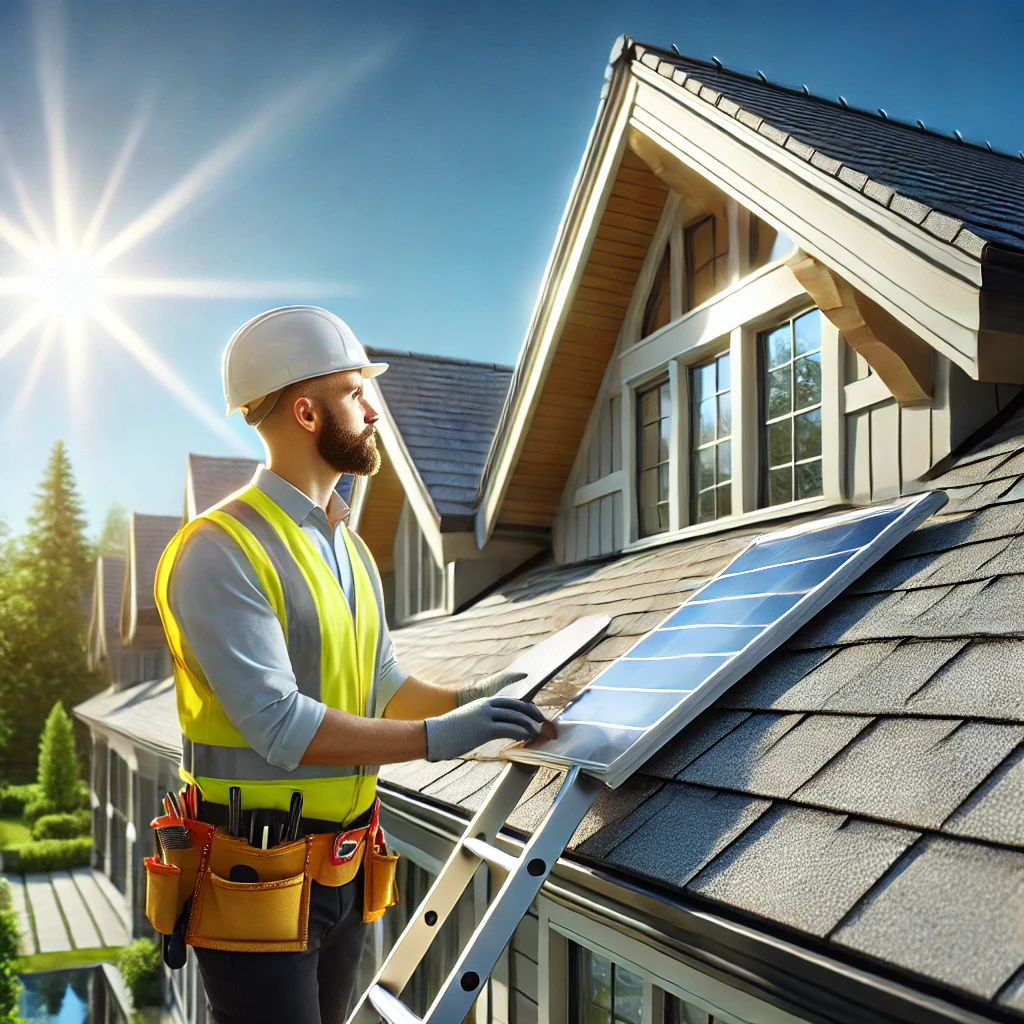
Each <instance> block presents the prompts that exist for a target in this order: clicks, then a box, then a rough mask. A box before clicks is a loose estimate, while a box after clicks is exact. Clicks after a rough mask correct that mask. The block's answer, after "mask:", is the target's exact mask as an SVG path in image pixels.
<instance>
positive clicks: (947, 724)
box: [793, 718, 1024, 829]
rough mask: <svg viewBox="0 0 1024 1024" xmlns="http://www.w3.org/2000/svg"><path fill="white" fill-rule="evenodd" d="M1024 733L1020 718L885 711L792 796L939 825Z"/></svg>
mask: <svg viewBox="0 0 1024 1024" xmlns="http://www.w3.org/2000/svg"><path fill="white" fill-rule="evenodd" d="M1021 740H1024V727H1021V726H1015V725H990V724H988V723H985V722H960V721H957V720H953V721H950V720H948V719H930V718H925V719H917V718H883V719H878V720H876V721H875V723H874V725H873V726H872V727H871V728H870V729H867V730H865V731H864V732H863V733H862V734H861V735H860V736H859V737H857V739H856V740H854V741H853V742H852V743H851V744H850V745H849V746H848V747H847V748H846V749H845V750H843V751H842V753H840V754H839V755H838V756H837V757H836V758H835V759H834V760H833V761H831V762H830V763H829V764H827V765H826V766H825V767H824V768H822V770H821V771H820V772H818V774H817V775H815V776H814V778H812V779H811V780H810V781H809V782H808V783H807V784H806V785H804V786H802V787H801V788H800V789H799V790H797V792H796V793H795V794H794V795H793V799H794V800H796V801H797V802H800V803H807V804H813V805H815V806H818V807H827V808H831V809H833V810H837V811H845V812H848V813H851V814H863V815H866V816H868V817H871V818H877V819H881V820H883V821H892V822H896V823H897V824H902V825H908V826H915V827H920V828H935V829H937V828H939V826H940V825H941V824H942V823H943V822H944V821H945V820H946V818H947V817H948V816H949V815H950V814H952V813H953V811H954V810H956V808H957V807H959V806H960V804H961V803H962V802H963V801H964V800H965V799H966V798H967V797H968V795H969V794H970V793H971V792H972V791H973V790H974V789H975V788H976V787H977V786H978V785H980V784H981V783H982V782H983V781H984V779H985V778H986V777H987V776H988V774H989V772H991V771H992V770H993V769H994V768H995V767H996V765H998V764H999V763H1000V762H1001V761H1002V760H1003V758H1005V757H1006V755H1007V754H1009V752H1010V751H1011V750H1012V749H1013V748H1014V747H1015V746H1016V745H1017V744H1018V743H1020V742H1021Z"/></svg>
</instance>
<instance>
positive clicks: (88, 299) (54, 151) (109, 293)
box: [0, 3, 383, 452]
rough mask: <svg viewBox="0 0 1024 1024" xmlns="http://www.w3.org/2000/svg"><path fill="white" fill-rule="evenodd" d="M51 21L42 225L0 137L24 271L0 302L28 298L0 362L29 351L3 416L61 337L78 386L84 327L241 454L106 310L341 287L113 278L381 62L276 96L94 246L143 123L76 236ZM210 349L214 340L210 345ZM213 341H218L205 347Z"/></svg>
mask: <svg viewBox="0 0 1024 1024" xmlns="http://www.w3.org/2000/svg"><path fill="white" fill-rule="evenodd" d="M63 38H64V32H63V23H62V11H61V9H60V8H59V7H55V6H53V5H49V4H47V5H44V4H42V3H39V4H37V7H36V43H37V63H38V71H39V87H40V96H41V100H42V110H43V130H44V133H45V136H46V143H47V150H48V154H49V161H48V163H49V171H50V193H51V194H50V202H51V205H52V211H53V215H52V220H51V225H52V226H49V225H47V223H46V220H45V218H44V217H42V216H41V215H40V212H39V210H38V209H37V207H36V205H35V203H34V201H33V199H32V196H31V194H30V191H29V189H28V188H27V186H26V182H25V179H24V178H23V177H22V175H21V173H20V171H19V170H18V167H17V165H16V164H15V161H14V159H13V157H12V155H11V153H10V152H9V151H8V149H7V147H6V145H5V143H4V141H3V137H2V135H0V166H2V167H3V169H4V171H6V174H7V177H8V180H9V182H10V185H11V190H12V192H13V195H14V197H15V200H16V202H17V207H18V211H19V213H20V214H21V223H19V222H18V221H17V220H16V219H15V218H14V217H12V216H11V214H9V213H7V212H4V211H3V210H0V243H3V244H5V245H6V246H7V247H8V248H9V249H11V250H12V251H13V252H14V253H15V254H17V256H19V257H20V258H21V259H22V260H23V261H24V263H25V269H24V271H23V272H22V273H21V274H16V275H11V276H9V277H0V296H3V297H14V298H17V297H19V296H20V297H24V298H26V299H28V300H30V305H29V306H28V308H22V309H20V310H19V311H18V312H17V313H14V314H12V313H11V312H10V311H7V313H6V316H5V315H3V314H0V360H3V359H4V358H5V357H6V356H7V354H8V353H9V352H11V350H12V349H14V348H15V347H17V346H18V345H20V344H21V343H22V342H24V341H29V342H31V341H33V340H34V341H35V343H36V344H35V348H34V351H33V356H32V360H31V364H30V366H29V369H28V372H27V374H26V375H25V377H24V379H23V380H22V382H21V387H20V390H19V392H18V394H17V396H16V397H15V401H14V403H13V405H12V406H11V411H12V413H14V412H17V411H18V410H19V409H21V408H24V407H25V405H26V403H27V402H28V400H29V399H30V397H31V395H32V391H33V389H34V388H35V387H36V385H37V383H38V382H39V380H40V377H41V376H42V372H43V366H44V364H45V362H46V360H47V359H48V358H49V356H50V353H51V351H52V349H53V347H54V343H55V341H56V340H57V338H58V336H61V335H62V336H63V339H64V345H65V350H66V351H65V362H66V364H67V366H68V372H69V379H70V382H71V388H72V392H73V394H72V397H77V396H78V394H80V393H81V392H82V391H83V389H84V388H85V387H86V386H87V385H86V379H85V376H86V373H87V370H88V359H87V351H88V348H89V345H90V344H91V343H92V339H91V338H90V332H89V330H88V327H89V326H92V327H94V328H99V330H100V331H102V333H103V335H104V336H105V337H107V338H109V339H111V340H112V341H114V342H115V343H116V344H117V345H119V346H120V347H121V349H122V350H123V351H124V352H125V353H127V354H128V355H129V356H130V357H131V358H132V359H134V360H135V362H136V363H137V364H138V365H139V366H140V367H141V368H142V369H143V370H145V371H146V372H147V373H148V374H149V375H150V376H152V377H153V378H154V379H155V380H156V381H157V382H159V384H160V385H161V386H162V387H163V388H164V390H165V391H167V393H168V394H170V395H172V396H173V397H174V398H175V399H176V400H177V401H179V402H180V403H181V404H182V405H183V406H184V407H185V408H186V409H188V410H189V412H190V413H192V414H193V415H195V416H196V417H197V418H198V419H199V420H201V421H202V422H203V423H205V424H206V425H207V426H208V427H209V428H210V429H211V430H213V431H215V432H216V433H217V434H219V435H221V436H222V437H223V438H225V439H226V440H227V441H228V442H229V443H230V444H231V445H233V446H234V447H236V448H240V449H242V450H244V451H246V452H248V449H247V448H246V446H245V445H244V443H243V442H242V440H241V439H240V438H239V437H238V435H237V434H235V432H234V431H233V430H232V429H231V428H230V427H229V426H228V424H227V421H226V420H225V418H224V416H223V415H220V414H219V413H218V412H216V411H215V410H214V409H212V408H210V406H209V405H208V404H207V403H206V402H204V401H203V400H202V399H201V398H200V396H199V395H198V394H196V392H195V390H194V389H193V388H192V387H191V386H190V385H189V383H188V382H187V381H186V380H185V379H184V378H183V377H181V376H180V375H179V374H178V373H177V372H176V371H175V370H174V368H173V367H172V366H171V365H170V363H169V362H168V361H167V359H166V358H165V357H164V356H163V355H162V354H161V353H160V352H159V351H158V350H157V349H156V348H155V347H154V346H153V345H152V344H151V343H150V342H149V341H147V340H146V339H145V338H143V337H142V336H141V335H139V334H138V333H137V332H136V331H135V330H134V329H133V328H132V327H131V326H130V325H129V324H128V322H127V321H125V320H124V319H123V318H122V317H121V316H120V315H119V314H118V313H117V312H116V311H115V310H114V308H113V306H112V304H111V302H112V300H113V299H115V298H116V297H118V296H126V295H131V296H137V297H145V298H164V299H167V298H186V299H217V298H239V297H245V298H264V299H268V300H269V299H277V300H283V301H290V302H296V301H302V300H303V299H308V298H321V297H326V296H329V295H350V294H352V289H351V288H350V287H348V286H346V285H341V284H338V283H337V282H324V281H278V280H274V281H237V280H234V281H233V280H224V279H214V278H188V277H184V278H177V277H142V276H132V275H130V274H129V275H126V274H124V273H123V272H121V271H120V270H112V269H111V268H112V266H113V265H114V264H119V262H120V261H121V260H122V259H123V257H124V256H125V255H126V254H127V253H129V252H130V251H131V250H132V249H134V248H135V247H136V246H138V245H139V243H140V242H142V241H143V240H144V239H146V238H148V237H150V236H151V235H152V234H153V233H154V232H156V231H157V230H159V229H160V228H162V227H164V226H165V225H166V224H167V223H168V222H169V221H170V220H172V219H173V218H174V217H176V216H177V215H179V214H180V213H181V212H182V211H183V210H184V209H185V208H186V207H187V206H189V205H191V204H192V202H193V201H194V200H195V199H196V198H198V197H199V196H200V195H201V194H202V193H203V192H205V191H207V190H208V189H209V188H211V187H212V186H214V185H215V184H217V183H218V182H219V181H220V180H222V179H223V178H224V177H225V175H227V174H228V173H230V172H232V171H234V170H235V169H236V168H237V167H238V166H239V165H240V164H242V163H243V162H244V160H245V159H246V158H248V157H249V156H250V155H251V154H252V151H253V150H254V149H256V148H257V147H259V146H266V145H268V144H269V143H270V141H271V140H273V139H275V138H276V137H278V136H280V135H281V134H283V133H284V132H286V131H288V130H290V129H292V128H294V126H295V125H296V124H297V123H299V122H300V121H301V120H302V119H303V118H304V117H309V116H311V115H312V114H314V113H316V112H317V111H318V110H320V109H323V107H324V106H325V105H327V104H328V103H333V102H334V101H336V100H337V99H338V98H339V97H340V96H341V95H342V93H343V92H344V90H345V89H347V88H348V87H350V86H352V85H353V84H354V83H355V82H356V81H357V80H358V79H360V78H361V77H363V75H365V74H366V73H367V72H368V71H370V70H371V69H372V68H373V67H376V66H377V65H378V64H379V63H380V62H381V61H382V59H383V51H382V50H381V51H375V52H372V53H370V54H368V55H366V56H364V57H363V58H362V59H361V60H360V61H355V62H350V63H349V64H348V65H347V67H346V70H345V71H344V72H339V71H338V69H337V64H336V63H335V64H325V65H324V66H323V67H322V68H320V69H318V70H317V71H315V72H314V73H312V74H310V75H309V76H307V77H306V78H305V79H303V80H302V81H300V82H298V83H297V84H296V85H295V86H293V87H292V88H291V89H290V90H285V91H284V92H283V93H282V92H278V93H277V94H276V95H275V97H274V99H273V100H272V101H270V102H269V103H267V104H266V105H265V106H264V107H263V108H261V109H260V110H258V111H257V113H256V114H255V116H254V117H253V118H252V119H251V120H250V121H249V122H247V123H246V124H243V125H242V126H241V127H240V128H238V129H236V130H235V131H234V132H232V133H231V134H230V135H229V136H228V137H227V138H226V139H225V140H224V141H223V142H221V143H220V144H219V145H217V146H215V147H214V148H213V150H211V152H210V153H208V154H207V155H206V156H205V157H204V158H203V159H201V160H200V161H198V162H197V163H196V164H195V165H194V166H193V167H192V168H191V169H190V170H189V171H188V172H187V173H186V174H185V175H184V176H183V177H182V178H181V179H180V180H179V181H178V182H176V183H175V184H174V185H172V186H171V187H170V188H169V189H168V190H167V191H166V192H164V193H163V195H161V196H159V197H158V198H157V199H156V200H154V201H153V202H152V203H151V204H150V205H149V207H148V208H146V209H145V210H144V211H143V212H142V213H141V214H139V215H138V216H137V217H135V218H134V219H133V220H132V221H130V222H129V223H128V224H127V225H126V226H125V227H123V228H121V230H120V231H118V232H116V233H114V234H113V235H112V236H110V237H106V238H103V237H102V235H103V223H104V220H105V219H106V217H107V214H108V212H109V211H110V209H111V207H112V205H113V203H114V201H115V199H116V196H117V192H118V189H119V187H120V185H121V182H122V179H123V177H124V175H125V172H126V171H127V169H128V166H129V164H130V162H131V158H132V156H133V154H134V152H135V150H136V147H137V146H138V144H139V140H140V138H141V137H142V134H143V129H144V127H145V122H144V121H137V122H136V123H135V124H134V125H132V127H131V129H130V130H129V132H128V134H127V137H126V139H125V141H124V144H123V145H122V146H121V149H120V152H119V153H118V155H117V157H116V158H115V160H114V163H113V166H112V168H111V171H110V174H109V176H108V178H107V182H106V185H105V187H104V188H103V190H102V193H101V194H100V197H99V199H98V201H97V202H96V205H95V208H94V209H93V212H92V214H91V216H90V217H89V218H88V219H87V220H86V221H85V228H84V230H80V231H76V229H75V217H74V213H75V211H74V202H73V195H72V190H71V185H70V182H72V181H73V180H75V175H74V174H72V173H71V168H70V167H69V165H68V159H67V154H68V151H69V149H68V144H67V137H66V124H67V120H68V119H67V117H66V111H65V108H64V87H63V86H64V79H63V64H64V61H63V53H62V50H61V45H62V41H63ZM211 340H214V339H211ZM216 340H220V339H216Z"/></svg>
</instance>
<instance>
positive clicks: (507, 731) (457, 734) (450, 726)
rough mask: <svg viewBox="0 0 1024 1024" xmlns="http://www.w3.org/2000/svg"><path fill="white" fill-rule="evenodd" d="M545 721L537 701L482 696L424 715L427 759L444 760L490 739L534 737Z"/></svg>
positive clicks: (533, 738) (530, 738)
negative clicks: (470, 701) (454, 706)
mask: <svg viewBox="0 0 1024 1024" xmlns="http://www.w3.org/2000/svg"><path fill="white" fill-rule="evenodd" d="M546 721H547V719H546V718H545V717H544V714H543V712H542V711H541V710H540V709H539V708H538V707H537V706H536V705H534V704H528V703H527V702H526V701H524V700H514V699H513V698H511V697H481V698H480V699H479V700H475V701H473V702H472V703H471V704H466V705H465V706H464V707H461V708H456V710H455V711H449V712H448V714H446V715H438V716H437V718H428V719H427V721H426V726H427V760H428V761H447V760H449V759H450V758H453V757H459V756H460V755H462V754H465V753H467V752H468V751H470V750H475V749H476V748H477V747H479V746H480V745H481V744H483V743H488V742H490V741H491V740H497V739H507V740H535V739H536V738H537V737H538V736H539V735H540V730H541V725H542V724H543V723H544V722H546Z"/></svg>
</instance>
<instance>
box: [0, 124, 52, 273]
mask: <svg viewBox="0 0 1024 1024" xmlns="http://www.w3.org/2000/svg"><path fill="white" fill-rule="evenodd" d="M0 160H2V161H3V164H4V170H6V171H7V177H8V179H9V180H10V182H11V188H12V189H13V190H14V198H15V199H16V200H17V201H18V208H19V209H20V210H21V215H22V216H23V217H24V218H25V223H26V224H27V225H28V228H29V230H30V231H31V232H32V235H33V236H34V240H35V242H36V244H37V245H38V246H39V248H40V250H41V251H42V252H44V253H45V252H52V251H53V242H52V240H51V239H50V236H49V234H48V232H47V230H46V226H45V225H44V224H43V220H42V218H41V217H40V216H39V212H38V211H37V210H36V205H35V203H33V202H32V197H31V196H30V195H29V194H28V189H27V188H26V187H25V179H24V178H23V177H22V176H21V171H19V170H18V165H17V164H16V163H15V162H14V156H13V154H12V153H11V150H10V147H9V146H8V145H7V139H6V137H5V136H4V134H3V133H2V132H0Z"/></svg>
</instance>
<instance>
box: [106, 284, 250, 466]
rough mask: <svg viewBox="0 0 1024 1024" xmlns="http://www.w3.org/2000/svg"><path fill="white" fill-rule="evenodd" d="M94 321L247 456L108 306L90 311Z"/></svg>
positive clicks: (242, 446)
mask: <svg viewBox="0 0 1024 1024" xmlns="http://www.w3.org/2000/svg"><path fill="white" fill-rule="evenodd" d="M89 312H90V314H91V315H92V317H93V319H94V320H96V322H97V323H98V324H99V325H100V326H101V327H103V328H104V330H106V331H107V333H108V334H109V335H110V336H111V337H112V338H113V339H114V340H115V341H116V342H117V343H118V344H119V345H120V346H121V347H122V348H123V349H124V350H125V351H126V352H127V353H128V354H129V355H130V356H132V357H133V358H134V359H135V361H136V362H137V363H139V365H140V366H141V367H142V368H143V369H144V370H146V372H147V373H149V375H150V376H151V377H153V378H154V379H155V380H157V381H158V382H159V383H160V384H162V385H163V386H164V388H166V389H167V391H168V392H170V394H172V395H173V396H174V397H175V398H177V399H178V401H179V402H181V404H182V405H184V406H185V408H187V409H188V410H189V411H190V412H191V413H192V414H193V415H194V416H196V418H197V419H199V420H200V421H201V422H202V423H204V424H206V426H208V427H209V428H210V429H211V430H213V431H215V432H216V433H217V434H219V435H220V436H221V437H222V438H224V439H225V440H226V441H228V442H230V443H231V444H232V445H233V446H234V447H235V448H237V449H239V450H240V451H243V452H245V453H247V454H250V450H249V447H248V446H247V445H246V444H245V443H244V442H243V441H242V439H241V438H240V437H239V436H238V435H237V434H236V433H235V432H234V431H233V430H232V429H231V427H230V426H229V425H228V421H227V419H226V418H225V417H224V416H218V415H217V413H215V412H214V411H213V410H212V409H211V408H210V407H209V406H208V405H207V404H206V403H205V402H204V401H203V400H202V399H201V398H200V397H199V396H198V395H197V394H196V393H195V392H194V391H193V390H192V388H191V387H189V385H188V384H187V383H186V382H185V381H184V380H183V379H182V378H181V377H180V376H179V375H178V373H177V371H175V370H174V369H173V368H172V367H171V366H170V365H169V364H168V363H167V362H166V361H165V360H164V358H163V357H162V356H161V355H160V354H159V353H158V352H156V351H155V350H154V349H153V347H152V346H151V345H150V344H149V342H148V341H146V339H145V338H143V337H142V336H141V335H140V334H138V333H136V331H135V330H133V329H132V328H131V327H130V326H129V325H128V324H127V323H125V321H124V320H122V319H121V317H120V316H118V314H117V313H115V312H114V310H112V309H111V308H110V307H109V306H107V305H105V304H103V303H97V304H96V305H94V306H93V307H92V308H91V309H90V311H89Z"/></svg>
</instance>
